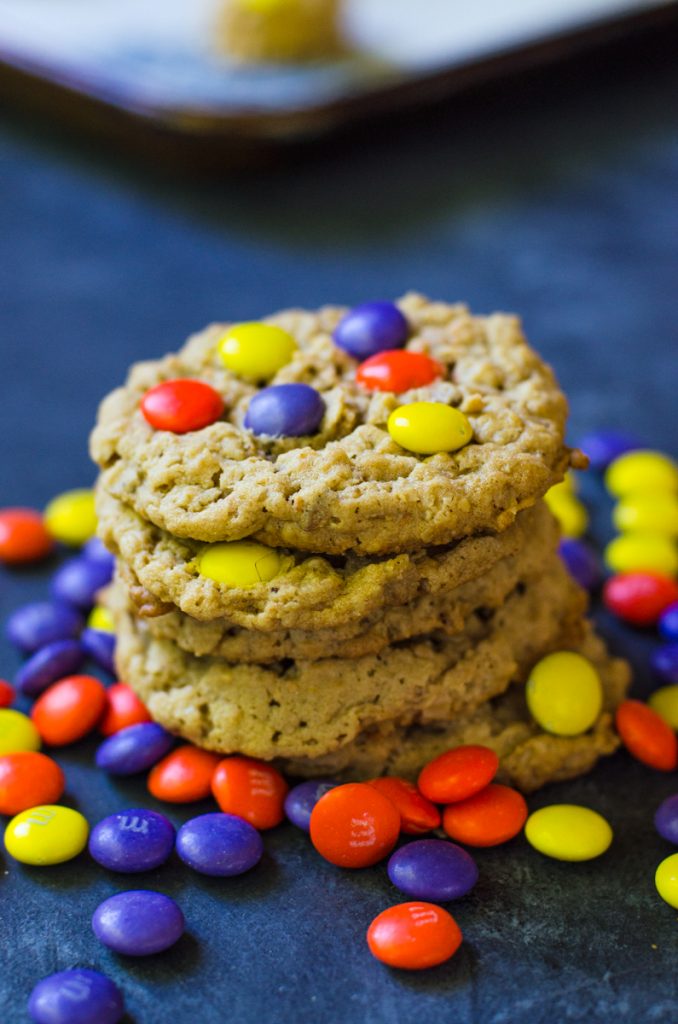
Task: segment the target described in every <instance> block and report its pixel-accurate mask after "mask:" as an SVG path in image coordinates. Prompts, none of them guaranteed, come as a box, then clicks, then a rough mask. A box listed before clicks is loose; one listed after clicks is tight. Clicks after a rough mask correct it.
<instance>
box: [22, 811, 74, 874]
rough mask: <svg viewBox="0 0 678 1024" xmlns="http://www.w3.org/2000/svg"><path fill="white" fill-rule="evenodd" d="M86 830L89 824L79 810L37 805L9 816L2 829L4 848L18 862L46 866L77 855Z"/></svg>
mask: <svg viewBox="0 0 678 1024" xmlns="http://www.w3.org/2000/svg"><path fill="white" fill-rule="evenodd" d="M88 833H89V825H88V824H87V821H86V820H85V818H84V817H83V816H82V814H80V813H79V811H74V810H72V809H71V808H70V807H60V806H59V805H58V804H39V805H38V806H37V807H31V808H30V809H29V810H26V811H22V812H21V813H20V814H17V815H16V817H14V818H12V820H11V821H10V823H9V825H8V826H7V828H6V829H5V847H6V848H7V852H8V853H9V854H11V856H12V857H14V859H15V860H18V861H21V863H22V864H33V865H36V866H39V867H46V866H47V865H52V864H62V863H63V862H64V861H66V860H72V859H73V857H77V856H78V854H79V853H81V852H82V850H84V848H85V845H86V843H87V835H88Z"/></svg>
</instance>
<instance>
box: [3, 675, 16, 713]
mask: <svg viewBox="0 0 678 1024" xmlns="http://www.w3.org/2000/svg"><path fill="white" fill-rule="evenodd" d="M15 697H16V691H15V689H14V687H13V686H12V684H11V683H8V682H7V680H6V679H0V708H8V707H9V706H10V704H13V703H14V698H15Z"/></svg>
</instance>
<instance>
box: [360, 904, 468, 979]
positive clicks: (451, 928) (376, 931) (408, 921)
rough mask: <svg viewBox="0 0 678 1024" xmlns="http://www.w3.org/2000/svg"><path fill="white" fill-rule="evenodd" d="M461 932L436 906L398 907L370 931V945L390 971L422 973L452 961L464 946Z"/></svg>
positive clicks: (455, 923)
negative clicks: (394, 968)
mask: <svg viewBox="0 0 678 1024" xmlns="http://www.w3.org/2000/svg"><path fill="white" fill-rule="evenodd" d="M461 939H462V935H461V930H460V928H459V925H458V924H457V922H456V921H455V920H454V918H453V917H452V915H451V914H449V913H448V912H447V911H446V910H443V908H442V907H437V906H436V905H435V903H399V904H398V905H397V906H395V907H389V908H388V910H384V911H382V913H381V914H379V915H378V917H375V919H374V921H373V922H372V924H371V925H370V927H369V928H368V929H367V945H368V946H369V947H370V953H371V954H372V956H375V957H376V958H377V960H381V962H382V963H383V964H388V966H389V967H400V968H401V969H403V970H406V971H421V970H423V969H424V968H426V967H436V966H437V965H438V964H442V963H444V962H445V961H446V960H449V959H450V957H451V956H454V954H455V953H456V952H457V950H458V949H459V946H460V945H461Z"/></svg>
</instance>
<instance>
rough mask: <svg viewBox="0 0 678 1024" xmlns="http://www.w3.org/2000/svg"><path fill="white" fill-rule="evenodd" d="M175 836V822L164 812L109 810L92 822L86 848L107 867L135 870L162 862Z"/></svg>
mask: <svg viewBox="0 0 678 1024" xmlns="http://www.w3.org/2000/svg"><path fill="white" fill-rule="evenodd" d="M174 839H175V831H174V825H173V824H172V822H171V821H170V820H169V819H168V818H166V817H165V815H164V814H159V813H158V812H157V811H149V810H146V809H145V808H143V807H133V808H130V809H128V810H124V811H118V812H116V813H115V814H109V816H108V817H107V818H103V819H102V820H101V821H100V822H98V823H97V824H96V825H95V826H94V828H93V829H92V834H91V836H90V838H89V852H90V854H91V855H92V857H93V858H94V860H95V861H96V862H97V864H101V866H102V867H104V868H108V870H109V871H119V872H120V873H121V874H136V873H137V872H138V871H151V870H152V869H153V868H157V867H160V865H161V864H164V863H165V861H166V860H168V859H169V856H170V854H171V853H172V850H173V849H174Z"/></svg>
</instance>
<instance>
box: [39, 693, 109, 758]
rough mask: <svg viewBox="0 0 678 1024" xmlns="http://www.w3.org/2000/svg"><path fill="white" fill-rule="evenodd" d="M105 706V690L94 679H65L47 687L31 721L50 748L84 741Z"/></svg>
mask: <svg viewBox="0 0 678 1024" xmlns="http://www.w3.org/2000/svg"><path fill="white" fill-rule="evenodd" d="M105 707H106V691H105V689H104V687H103V685H102V684H101V683H100V682H99V680H98V679H95V678H94V676H66V678H65V679H60V680H59V682H57V683H54V684H53V685H52V686H50V687H48V688H47V689H46V690H45V692H44V693H43V694H42V695H41V696H40V697H38V699H37V700H36V702H35V704H34V705H33V708H32V709H31V718H32V719H33V722H34V724H35V726H36V728H37V730H38V732H39V733H40V735H41V736H42V739H43V742H44V743H47V744H49V746H51V747H63V746H66V745H67V744H69V743H75V741H76V740H80V739H82V737H83V736H86V735H87V733H88V732H91V731H92V729H94V727H95V726H96V724H97V722H98V721H99V719H100V718H101V717H102V715H103V713H104V709H105Z"/></svg>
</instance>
